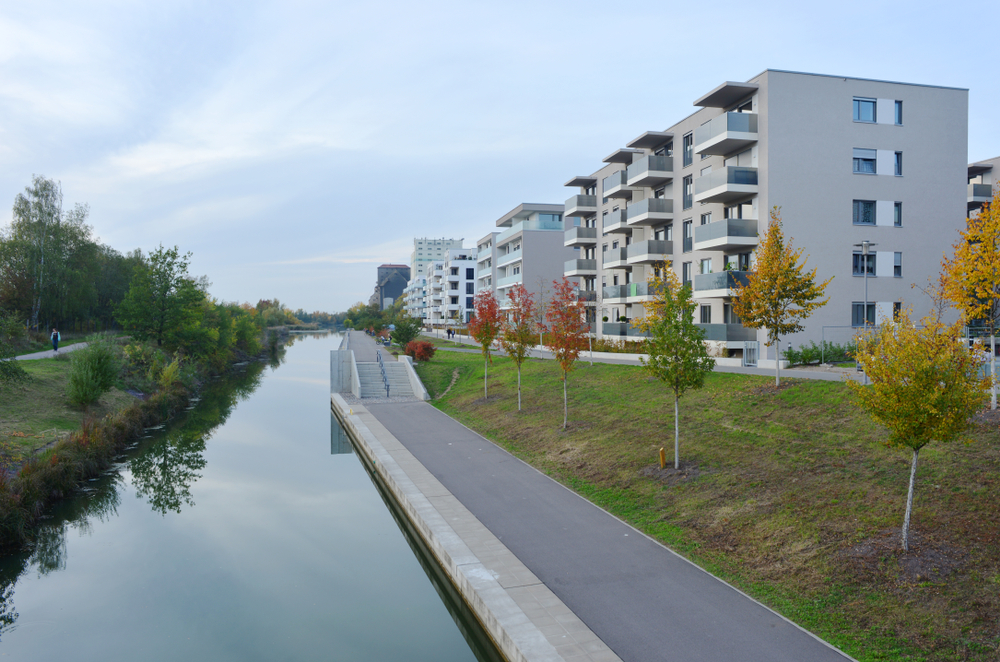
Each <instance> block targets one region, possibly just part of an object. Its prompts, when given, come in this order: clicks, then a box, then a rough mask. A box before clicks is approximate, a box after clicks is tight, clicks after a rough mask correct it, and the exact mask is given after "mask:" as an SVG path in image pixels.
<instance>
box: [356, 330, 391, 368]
mask: <svg viewBox="0 0 1000 662" xmlns="http://www.w3.org/2000/svg"><path fill="white" fill-rule="evenodd" d="M347 334H348V336H349V338H348V339H347V343H348V345H347V346H348V348H349V349H353V350H354V360H355V361H357V362H358V363H375V362H376V361H377V360H378V358H377V355H378V349H379V346H378V344H377V343H376V342H375V339H374V338H372V337H371V336H369V335H368V334H367V333H365V332H364V331H354V330H351V329H348V330H347ZM382 359H383V360H385V357H384V356H383V357H382Z"/></svg>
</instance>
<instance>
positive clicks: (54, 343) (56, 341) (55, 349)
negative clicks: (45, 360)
mask: <svg viewBox="0 0 1000 662" xmlns="http://www.w3.org/2000/svg"><path fill="white" fill-rule="evenodd" d="M60 340H61V338H60V337H59V331H58V330H57V329H55V328H53V329H52V351H53V352H55V353H56V354H58V353H59V341H60Z"/></svg>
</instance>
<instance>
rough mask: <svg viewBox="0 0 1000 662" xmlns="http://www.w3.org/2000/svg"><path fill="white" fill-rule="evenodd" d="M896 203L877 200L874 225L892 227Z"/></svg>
mask: <svg viewBox="0 0 1000 662" xmlns="http://www.w3.org/2000/svg"><path fill="white" fill-rule="evenodd" d="M895 206H896V203H895V202H894V201H893V200H878V201H876V202H875V225H885V226H888V227H892V226H893V224H894V223H895V216H896V209H895Z"/></svg>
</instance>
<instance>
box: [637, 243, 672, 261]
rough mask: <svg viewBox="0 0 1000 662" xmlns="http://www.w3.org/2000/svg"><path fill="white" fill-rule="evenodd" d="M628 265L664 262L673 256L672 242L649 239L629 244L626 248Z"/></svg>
mask: <svg viewBox="0 0 1000 662" xmlns="http://www.w3.org/2000/svg"><path fill="white" fill-rule="evenodd" d="M627 251H628V253H627V255H628V259H627V261H628V263H629V264H655V263H657V262H666V261H668V260H669V259H670V258H671V257H672V256H673V254H674V242H672V241H662V240H657V239H650V240H647V241H639V242H636V243H634V244H629V246H628V247H627Z"/></svg>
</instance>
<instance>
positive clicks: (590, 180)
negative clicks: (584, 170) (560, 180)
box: [563, 175, 597, 186]
mask: <svg viewBox="0 0 1000 662" xmlns="http://www.w3.org/2000/svg"><path fill="white" fill-rule="evenodd" d="M596 183H597V177H584V176H583V175H578V176H576V177H574V178H573V179H571V180H569V181H568V182H566V183H565V184H563V186H593V185H594V184H596Z"/></svg>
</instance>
